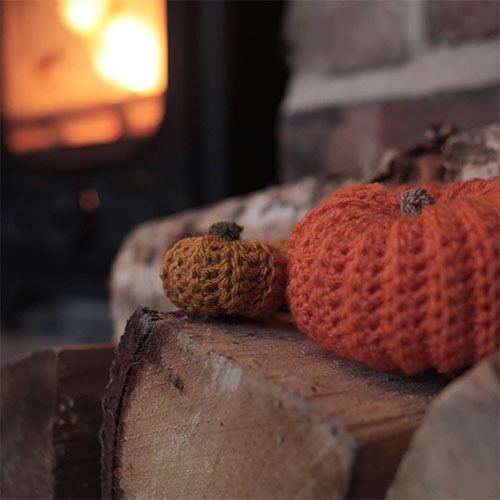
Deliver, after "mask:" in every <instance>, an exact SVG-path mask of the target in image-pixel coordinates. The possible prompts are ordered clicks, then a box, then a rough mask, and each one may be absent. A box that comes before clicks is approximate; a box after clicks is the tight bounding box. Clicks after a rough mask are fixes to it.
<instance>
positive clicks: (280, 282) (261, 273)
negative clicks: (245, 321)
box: [160, 222, 286, 317]
mask: <svg viewBox="0 0 500 500" xmlns="http://www.w3.org/2000/svg"><path fill="white" fill-rule="evenodd" d="M241 230H242V228H241V227H239V226H238V225H236V224H234V223H224V222H222V223H217V224H214V225H213V226H212V227H211V228H210V230H209V234H207V235H206V236H197V237H192V238H184V239H182V240H180V241H178V242H177V243H176V244H175V245H174V246H173V247H172V248H171V249H170V250H168V252H167V253H166V254H165V258H164V261H163V265H162V267H161V271H160V277H161V279H162V280H163V288H164V290H165V294H166V295H167V296H168V297H169V298H170V300H171V301H172V302H173V303H174V304H175V305H176V306H177V307H180V308H181V309H183V310H185V311H188V312H190V313H195V314H202V315H207V316H221V315H238V316H247V317H260V316H266V315H268V314H271V313H273V312H274V311H276V310H277V309H278V308H279V307H280V306H282V305H283V303H284V302H285V286H286V274H285V273H286V258H285V254H286V246H285V245H284V243H283V242H281V241H278V242H275V243H274V244H273V243H271V242H265V241H261V240H249V241H240V240H239V239H238V238H239V234H240V232H241Z"/></svg>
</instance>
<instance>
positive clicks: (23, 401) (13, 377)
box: [0, 344, 114, 499]
mask: <svg viewBox="0 0 500 500" xmlns="http://www.w3.org/2000/svg"><path fill="white" fill-rule="evenodd" d="M113 351H114V346H113V345H111V344H96V345H85V346H69V347H68V346H66V347H53V348H48V349H43V350H40V351H36V352H34V353H31V354H28V355H26V356H23V357H21V358H18V359H16V360H13V361H12V362H9V363H6V364H4V365H2V367H1V431H0V432H1V443H2V468H1V486H0V497H1V498H23V499H25V498H43V499H48V498H64V499H69V498H79V499H82V498H86V499H94V498H101V492H100V479H99V463H100V452H101V449H100V442H99V429H100V427H101V421H102V408H101V399H102V395H103V392H104V388H105V385H106V383H107V381H108V376H109V367H110V365H111V360H112V358H113Z"/></svg>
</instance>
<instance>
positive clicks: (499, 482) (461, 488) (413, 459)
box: [388, 352, 500, 499]
mask: <svg viewBox="0 0 500 500" xmlns="http://www.w3.org/2000/svg"><path fill="white" fill-rule="evenodd" d="M499 413H500V353H499V352H497V353H495V354H493V355H492V356H490V357H489V358H488V359H485V360H484V361H482V362H481V363H480V364H479V365H477V366H476V367H475V368H473V369H472V370H470V371H468V372H467V373H465V374H464V375H463V376H462V377H460V378H459V379H458V380H456V381H455V382H453V383H452V384H450V386H449V387H447V388H446V389H445V390H444V391H443V392H442V393H441V394H440V395H439V396H438V397H437V398H436V400H435V401H434V402H433V404H432V405H431V407H430V409H429V412H428V414H427V415H426V417H425V420H424V422H423V423H422V425H421V427H420V428H419V429H418V431H417V432H416V433H415V436H414V438H413V440H412V443H411V446H410V448H409V450H408V452H407V453H406V455H405V456H404V458H403V460H402V462H401V466H400V467H399V470H398V472H397V475H396V478H395V480H394V483H393V485H392V486H391V488H390V491H389V495H388V498H392V499H400V498H415V499H419V498H426V499H442V498H447V499H471V498H474V499H479V498H484V499H492V498H500V479H499V478H500V476H499V471H500V461H499V454H500V435H499V432H500V431H499V424H500V414H499Z"/></svg>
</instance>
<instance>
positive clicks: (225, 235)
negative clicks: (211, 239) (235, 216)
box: [207, 222, 243, 241]
mask: <svg viewBox="0 0 500 500" xmlns="http://www.w3.org/2000/svg"><path fill="white" fill-rule="evenodd" d="M241 231H243V228H242V227H241V226H238V224H236V222H216V223H215V224H212V225H211V226H210V228H209V229H208V233H207V234H214V235H216V236H219V237H220V238H222V239H223V240H225V241H235V240H239V239H240V233H241Z"/></svg>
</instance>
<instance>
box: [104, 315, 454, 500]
mask: <svg viewBox="0 0 500 500" xmlns="http://www.w3.org/2000/svg"><path fill="white" fill-rule="evenodd" d="M111 373H112V376H111V379H110V384H109V385H108V387H107V389H106V393H105V400H104V407H105V420H104V424H103V432H102V437H103V469H102V474H103V494H104V497H105V498H138V497H140V498H160V497H168V498H325V497H328V498H344V497H351V498H382V497H383V496H384V494H385V491H386V488H387V486H388V485H389V483H390V482H391V480H392V478H393V476H394V473H395V471H396V468H397V466H398V464H399V461H400V459H401V456H402V454H403V453H404V451H405V450H406V448H407V446H408V443H409V440H410V438H411V436H412V434H413V431H414V430H415V428H416V427H417V426H418V425H419V423H420V422H421V420H422V418H423V415H424V413H425V411H426V409H427V407H428V405H429V403H430V402H431V401H432V400H433V398H434V397H435V395H436V394H437V393H438V392H439V391H440V390H441V389H442V388H443V387H444V386H445V385H446V383H447V382H448V381H449V378H448V377H444V376H439V375H437V374H433V373H431V374H427V375H424V376H419V377H411V378H410V377H407V376H404V375H402V374H398V373H379V372H376V371H374V370H372V369H370V368H367V367H364V366H361V365H359V364H356V363H352V362H349V361H345V360H342V359H340V358H338V357H336V356H333V355H331V354H327V353H325V352H323V351H322V350H321V349H320V348H319V347H318V346H317V345H315V344H313V343H311V342H310V341H309V340H308V339H307V338H306V337H305V336H303V335H302V334H300V333H299V332H297V331H296V330H295V328H294V327H293V325H292V323H291V322H290V319H289V317H288V316H286V315H283V316H281V317H276V318H273V319H271V320H267V321H263V322H259V323H257V322H251V321H230V320H227V321H211V322H205V321H202V320H195V319H191V318H188V317H186V316H184V315H182V314H181V313H167V314H161V313H158V312H156V311H153V310H151V309H148V308H145V307H143V308H139V309H137V310H136V312H135V313H134V315H133V316H132V317H131V319H130V320H129V322H128V325H127V329H126V332H125V335H124V336H123V338H122V341H121V343H120V345H119V347H118V351H117V356H116V358H115V360H114V363H113V367H112V372H111Z"/></svg>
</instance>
